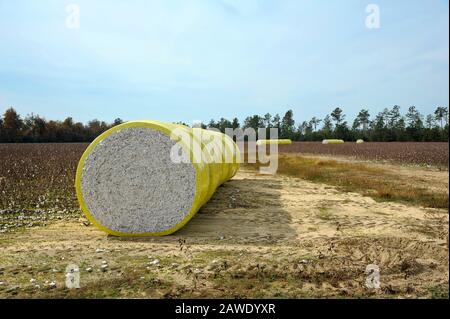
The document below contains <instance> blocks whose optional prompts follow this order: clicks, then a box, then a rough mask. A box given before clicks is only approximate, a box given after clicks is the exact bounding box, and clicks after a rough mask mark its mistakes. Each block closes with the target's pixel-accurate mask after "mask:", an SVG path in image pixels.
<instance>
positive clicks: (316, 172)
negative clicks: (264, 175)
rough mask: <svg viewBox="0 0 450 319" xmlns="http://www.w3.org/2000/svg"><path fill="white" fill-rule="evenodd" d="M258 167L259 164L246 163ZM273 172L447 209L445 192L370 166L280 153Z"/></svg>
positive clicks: (375, 195)
mask: <svg viewBox="0 0 450 319" xmlns="http://www.w3.org/2000/svg"><path fill="white" fill-rule="evenodd" d="M246 166H248V167H252V168H255V169H257V168H259V166H260V164H258V163H256V164H246ZM277 174H282V175H287V176H292V177H297V178H303V179H306V180H308V181H313V182H318V183H325V184H329V185H333V186H338V187H339V188H340V189H342V190H343V191H347V192H358V193H361V194H363V195H366V196H370V197H372V198H373V199H375V200H378V201H397V202H403V203H408V204H412V205H420V206H424V207H430V208H448V205H449V203H448V193H447V192H436V191H433V192H431V191H430V190H428V189H426V188H423V187H421V186H418V185H414V183H411V181H410V180H406V179H405V178H404V177H401V176H398V175H393V174H392V173H391V172H389V171H387V170H385V169H383V168H380V167H374V166H370V165H365V164H360V163H350V162H339V161H334V160H318V159H314V158H305V157H302V156H297V155H288V154H280V155H279V160H278V171H277Z"/></svg>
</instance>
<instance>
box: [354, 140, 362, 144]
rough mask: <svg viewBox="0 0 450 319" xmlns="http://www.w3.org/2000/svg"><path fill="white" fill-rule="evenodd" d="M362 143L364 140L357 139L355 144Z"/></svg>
mask: <svg viewBox="0 0 450 319" xmlns="http://www.w3.org/2000/svg"><path fill="white" fill-rule="evenodd" d="M362 143H364V140H361V139H359V140H357V141H356V144H362Z"/></svg>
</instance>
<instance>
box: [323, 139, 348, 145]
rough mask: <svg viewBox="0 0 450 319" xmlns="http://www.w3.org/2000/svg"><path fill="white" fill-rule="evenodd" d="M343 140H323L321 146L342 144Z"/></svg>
mask: <svg viewBox="0 0 450 319" xmlns="http://www.w3.org/2000/svg"><path fill="white" fill-rule="evenodd" d="M344 143H345V142H344V140H338V139H330V140H323V141H322V144H344Z"/></svg>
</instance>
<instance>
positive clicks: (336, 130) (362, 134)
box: [207, 105, 449, 142]
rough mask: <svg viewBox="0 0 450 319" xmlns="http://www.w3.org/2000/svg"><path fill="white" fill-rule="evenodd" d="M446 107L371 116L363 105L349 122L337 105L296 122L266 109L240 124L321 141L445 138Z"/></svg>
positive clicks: (213, 123)
mask: <svg viewBox="0 0 450 319" xmlns="http://www.w3.org/2000/svg"><path fill="white" fill-rule="evenodd" d="M448 116H449V112H448V108H446V107H437V108H436V110H435V111H434V112H433V113H432V114H428V115H427V116H425V117H424V116H423V115H422V114H421V113H420V112H419V111H418V110H417V108H416V107H415V106H411V107H409V108H408V110H407V112H406V114H402V113H401V112H400V106H398V105H395V106H393V107H392V108H391V109H388V108H385V109H384V110H383V111H381V112H379V113H378V114H376V115H375V117H374V118H371V115H370V112H369V110H367V109H362V110H361V111H359V113H358V114H357V116H356V117H355V119H354V120H353V122H352V123H351V124H349V123H348V122H347V120H346V115H345V114H344V112H343V110H342V109H341V108H340V107H337V108H335V109H334V110H333V111H332V112H331V113H330V114H328V115H326V116H325V117H324V118H323V119H320V118H317V117H313V118H311V119H310V120H309V121H302V122H299V123H296V122H295V120H294V113H293V111H292V110H288V111H287V112H286V113H285V114H284V116H283V117H280V115H279V114H275V115H271V114H269V113H267V114H265V115H263V116H260V115H253V116H248V117H247V118H245V120H244V122H243V125H242V127H243V128H248V127H250V128H253V129H255V130H257V129H258V128H266V129H267V132H266V136H269V135H268V129H270V128H278V132H279V138H289V139H291V140H293V141H321V140H323V139H330V138H337V139H343V140H346V141H354V140H357V139H363V140H365V141H372V142H393V141H402V142H413V141H414V142H422V141H423V142H431V141H434V142H448V126H449V123H448V122H449V121H448ZM207 126H208V127H214V128H217V129H219V130H221V131H222V132H224V130H225V128H226V127H232V128H237V127H240V125H239V121H238V119H237V118H234V119H233V120H232V121H229V120H227V119H224V118H221V119H220V120H219V121H215V120H211V121H210V122H209V124H208V125H207Z"/></svg>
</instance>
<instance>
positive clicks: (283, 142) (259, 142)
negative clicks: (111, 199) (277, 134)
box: [256, 138, 292, 145]
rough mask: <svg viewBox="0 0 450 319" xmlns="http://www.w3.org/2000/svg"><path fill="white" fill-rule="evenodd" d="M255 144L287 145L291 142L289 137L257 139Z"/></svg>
mask: <svg viewBox="0 0 450 319" xmlns="http://www.w3.org/2000/svg"><path fill="white" fill-rule="evenodd" d="M256 144H257V145H270V144H278V145H289V144H292V141H291V140H290V139H287V138H285V139H278V140H258V141H257V142H256Z"/></svg>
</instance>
